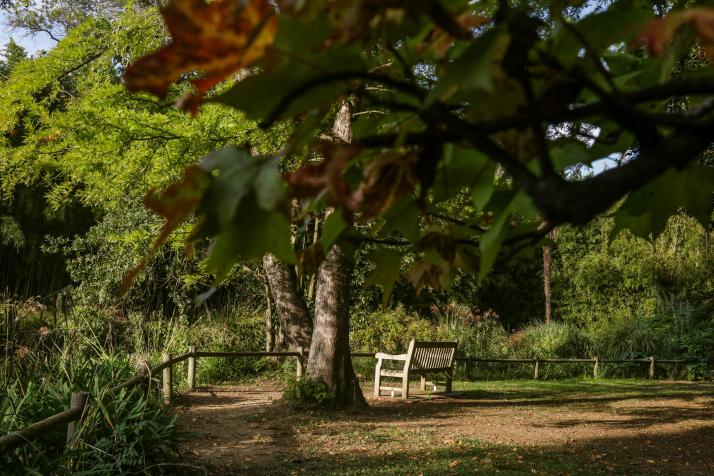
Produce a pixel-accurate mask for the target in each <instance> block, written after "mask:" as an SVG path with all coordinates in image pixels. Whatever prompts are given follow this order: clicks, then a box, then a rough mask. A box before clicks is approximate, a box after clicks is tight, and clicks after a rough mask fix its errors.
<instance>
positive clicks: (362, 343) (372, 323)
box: [351, 306, 437, 354]
mask: <svg viewBox="0 0 714 476" xmlns="http://www.w3.org/2000/svg"><path fill="white" fill-rule="evenodd" d="M362 326H363V327H360V328H359V329H354V330H353V331H352V335H351V344H352V348H353V349H354V350H355V351H362V352H391V353H397V354H399V353H403V352H406V350H407V346H408V345H409V341H410V340H412V339H417V340H433V339H435V338H436V337H437V332H436V328H435V326H434V325H433V324H432V323H430V322H429V321H428V320H426V319H424V318H421V317H419V316H417V315H416V314H409V313H407V312H406V311H405V310H404V307H402V306H398V307H396V308H394V309H383V310H380V311H378V312H375V313H373V314H369V315H368V316H366V317H365V318H364V319H363V320H362Z"/></svg>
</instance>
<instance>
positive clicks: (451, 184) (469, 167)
mask: <svg viewBox="0 0 714 476" xmlns="http://www.w3.org/2000/svg"><path fill="white" fill-rule="evenodd" d="M494 170H495V166H494V165H493V162H492V161H490V160H489V159H488V157H486V156H485V155H483V154H482V153H481V152H479V151H477V150H475V149H465V148H462V147H456V146H454V145H453V144H446V146H445V147H444V156H443V158H442V160H441V161H440V162H439V168H438V169H437V175H436V180H435V181H434V185H433V187H432V190H433V192H434V201H436V202H440V201H444V200H448V199H450V198H452V197H454V196H456V195H458V194H459V192H461V191H462V190H463V189H464V188H467V187H468V188H472V189H474V190H475V189H476V188H478V189H479V193H480V194H481V195H485V194H488V195H489V196H490V190H492V182H493V171H494ZM481 200H483V198H481ZM486 201H487V200H486Z"/></svg>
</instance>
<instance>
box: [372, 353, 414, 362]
mask: <svg viewBox="0 0 714 476" xmlns="http://www.w3.org/2000/svg"><path fill="white" fill-rule="evenodd" d="M374 357H375V358H376V359H380V360H403V361H406V360H407V354H399V355H394V354H385V353H384V352H377V353H376V354H374Z"/></svg>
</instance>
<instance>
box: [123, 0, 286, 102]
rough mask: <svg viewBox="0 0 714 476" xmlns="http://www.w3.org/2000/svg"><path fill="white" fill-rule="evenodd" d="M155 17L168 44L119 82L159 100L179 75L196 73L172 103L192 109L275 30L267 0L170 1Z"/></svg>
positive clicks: (255, 54) (251, 59) (250, 59)
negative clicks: (163, 25) (166, 33)
mask: <svg viewBox="0 0 714 476" xmlns="http://www.w3.org/2000/svg"><path fill="white" fill-rule="evenodd" d="M161 16H162V17H163V19H164V22H165V23H166V27H167V28H168V30H169V33H170V34H171V38H172V41H171V43H169V44H168V45H166V46H164V47H163V48H161V49H159V50H157V51H155V52H153V53H151V54H149V55H147V56H144V57H143V58H140V59H139V60H138V61H136V62H135V63H133V64H132V65H131V66H129V67H128V68H127V70H126V72H125V73H124V85H125V86H126V88H127V89H128V90H129V91H146V92H149V93H151V94H154V95H156V96H158V97H159V98H162V99H163V98H165V97H166V94H167V93H168V90H169V86H170V85H171V83H173V82H174V81H177V80H178V79H180V77H181V76H182V75H184V74H187V73H192V72H199V73H202V76H201V77H200V78H198V79H194V80H192V81H191V82H192V83H193V85H194V87H195V92H192V93H189V94H187V95H186V96H184V97H183V98H181V99H180V100H179V102H178V104H179V105H180V106H182V107H183V108H186V109H189V110H191V112H193V113H195V112H196V111H197V110H198V106H199V105H200V102H201V99H202V98H203V95H204V94H205V93H206V91H208V90H209V89H211V88H212V87H213V86H215V85H216V84H218V83H220V82H221V81H223V80H224V79H226V78H227V77H228V76H229V75H230V74H232V73H235V72H236V71H238V70H240V69H242V68H246V67H248V66H251V65H253V64H254V63H255V62H256V61H257V60H259V59H260V58H261V57H262V56H263V54H264V52H265V50H266V49H267V48H268V47H269V46H270V45H272V43H273V40H274V38H275V32H276V30H277V19H276V16H275V11H274V9H273V7H272V6H271V5H270V3H269V2H268V0H243V1H236V0H216V1H213V2H211V3H206V1H205V0H171V1H169V3H168V4H167V5H166V6H165V7H163V8H161Z"/></svg>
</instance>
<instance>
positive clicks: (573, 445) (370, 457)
mask: <svg viewBox="0 0 714 476" xmlns="http://www.w3.org/2000/svg"><path fill="white" fill-rule="evenodd" d="M364 390H365V394H366V395H371V389H370V388H365V389H364ZM415 393H416V394H417V396H416V398H414V399H410V400H409V401H408V402H404V401H402V400H399V399H390V398H382V399H378V400H375V399H371V398H370V399H368V401H369V404H370V407H369V408H367V409H365V410H360V411H355V412H338V413H334V412H314V411H297V410H294V409H292V408H290V407H289V406H287V405H286V404H284V403H281V402H279V399H280V397H281V393H280V386H279V385H278V384H275V383H261V384H254V385H246V386H231V387H208V388H204V389H201V390H199V391H196V392H193V393H190V394H185V395H183V396H182V397H180V399H179V400H178V405H179V418H178V421H179V426H180V428H181V429H183V430H185V431H190V432H193V433H194V436H193V437H191V438H190V439H189V440H188V441H187V442H186V443H184V444H183V447H182V448H181V454H182V456H183V457H184V458H185V459H186V460H187V461H189V462H190V463H191V464H192V465H195V466H196V468H195V473H194V474H251V475H252V474H343V473H353V474H420V473H423V474H473V473H474V472H483V473H484V474H492V473H497V472H499V473H502V474H534V473H535V474H682V475H689V474H692V475H695V474H701V475H707V474H714V384H692V383H655V384H648V383H644V382H640V383H638V382H635V381H631V382H623V381H615V382H610V383H608V382H607V381H592V382H590V383H588V382H572V383H548V382H534V383H532V384H528V383H523V382H521V383H515V382H491V383H489V382H481V383H467V382H462V383H457V384H456V386H455V392H454V393H453V394H451V395H449V396H443V395H441V396H440V395H438V394H435V395H425V394H421V395H419V392H418V390H416V389H415ZM200 468H205V469H200Z"/></svg>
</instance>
